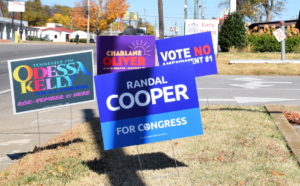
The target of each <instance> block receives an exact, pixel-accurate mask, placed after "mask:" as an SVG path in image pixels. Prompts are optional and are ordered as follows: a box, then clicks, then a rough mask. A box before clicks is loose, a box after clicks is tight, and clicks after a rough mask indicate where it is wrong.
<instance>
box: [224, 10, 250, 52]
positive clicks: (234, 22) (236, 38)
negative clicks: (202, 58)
mask: <svg viewBox="0 0 300 186" xmlns="http://www.w3.org/2000/svg"><path fill="white" fill-rule="evenodd" d="M219 44H220V47H221V50H222V51H224V52H228V51H229V48H230V47H235V48H237V49H242V48H243V47H244V46H245V45H246V29H245V27H244V22H243V20H242V16H241V15H240V14H239V13H233V14H231V15H230V16H229V17H228V18H227V19H226V20H225V22H224V24H223V25H222V27H221V30H220V33H219Z"/></svg>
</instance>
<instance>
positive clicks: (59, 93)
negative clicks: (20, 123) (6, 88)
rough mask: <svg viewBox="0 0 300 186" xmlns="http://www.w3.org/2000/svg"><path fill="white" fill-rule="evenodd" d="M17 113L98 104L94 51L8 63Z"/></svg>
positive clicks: (15, 111)
mask: <svg viewBox="0 0 300 186" xmlns="http://www.w3.org/2000/svg"><path fill="white" fill-rule="evenodd" d="M8 67H9V74H10V84H11V89H12V100H13V107H14V113H22V112H27V111H34V110H39V109H44V108H48V107H54V106H61V105H66V104H73V103H80V102H84V101H91V100H94V82H93V51H82V52H74V53H66V54H59V55H53V56H42V57H36V58H26V59H17V60H11V61H9V62H8Z"/></svg>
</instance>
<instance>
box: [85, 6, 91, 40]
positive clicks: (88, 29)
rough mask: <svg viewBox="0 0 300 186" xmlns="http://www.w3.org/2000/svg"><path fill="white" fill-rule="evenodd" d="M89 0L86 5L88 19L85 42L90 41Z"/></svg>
mask: <svg viewBox="0 0 300 186" xmlns="http://www.w3.org/2000/svg"><path fill="white" fill-rule="evenodd" d="M90 3H91V2H90V0H88V5H87V16H88V21H87V38H86V42H87V43H90V6H91V4H90Z"/></svg>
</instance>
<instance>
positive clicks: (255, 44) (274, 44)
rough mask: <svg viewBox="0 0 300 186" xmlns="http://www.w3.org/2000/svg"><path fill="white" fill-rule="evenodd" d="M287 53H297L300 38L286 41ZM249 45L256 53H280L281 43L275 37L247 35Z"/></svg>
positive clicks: (293, 37)
mask: <svg viewBox="0 0 300 186" xmlns="http://www.w3.org/2000/svg"><path fill="white" fill-rule="evenodd" d="M285 43H286V45H285V48H286V52H295V50H296V49H297V48H299V46H300V36H291V37H288V38H287V39H286V41H285ZM247 44H248V45H251V46H252V50H253V51H254V52H280V51H281V43H280V42H278V41H277V40H276V38H275V37H274V36H273V35H269V34H261V35H247Z"/></svg>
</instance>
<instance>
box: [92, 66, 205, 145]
mask: <svg viewBox="0 0 300 186" xmlns="http://www.w3.org/2000/svg"><path fill="white" fill-rule="evenodd" d="M183 69H184V70H183ZM95 87H96V94H97V100H98V108H99V114H100V121H101V130H102V136H103V142H104V149H105V150H109V149H114V148H119V147H126V146H131V145H138V144H145V143H152V142H158V141H164V140H170V139H175V138H182V137H188V136H194V135H200V134H203V130H202V124H201V117H200V109H199V103H198V95H197V87H196V82H195V76H194V68H193V65H192V64H191V63H185V64H179V65H170V66H162V67H153V68H146V69H141V70H134V71H126V72H120V73H109V74H104V75H100V76H95Z"/></svg>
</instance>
